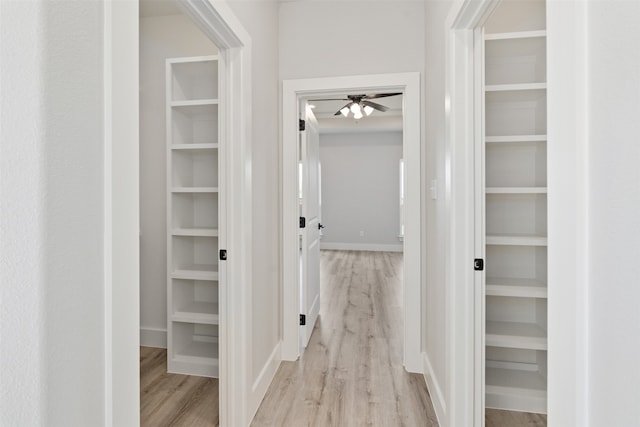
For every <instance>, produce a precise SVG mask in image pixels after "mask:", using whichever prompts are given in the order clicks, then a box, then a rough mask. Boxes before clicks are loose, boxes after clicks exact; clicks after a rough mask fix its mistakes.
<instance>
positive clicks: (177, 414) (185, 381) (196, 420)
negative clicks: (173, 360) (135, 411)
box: [140, 347, 218, 427]
mask: <svg viewBox="0 0 640 427" xmlns="http://www.w3.org/2000/svg"><path fill="white" fill-rule="evenodd" d="M140 425H141V426H142V427H169V426H173V427H183V426H184V427H186V426H189V427H213V426H217V425H218V380H217V379H214V378H205V377H194V376H189V375H177V374H168V373H167V350H165V349H161V348H150V347H141V348H140Z"/></svg>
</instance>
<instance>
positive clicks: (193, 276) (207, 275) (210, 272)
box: [171, 264, 218, 280]
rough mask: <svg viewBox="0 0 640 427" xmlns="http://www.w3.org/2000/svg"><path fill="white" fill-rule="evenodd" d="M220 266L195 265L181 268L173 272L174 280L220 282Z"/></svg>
mask: <svg viewBox="0 0 640 427" xmlns="http://www.w3.org/2000/svg"><path fill="white" fill-rule="evenodd" d="M217 269H218V266H217V265H213V264H193V265H187V266H181V267H178V268H176V269H174V270H173V272H172V273H171V277H172V278H173V279H185V280H218V271H217Z"/></svg>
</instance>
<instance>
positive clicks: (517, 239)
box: [486, 234, 547, 246]
mask: <svg viewBox="0 0 640 427" xmlns="http://www.w3.org/2000/svg"><path fill="white" fill-rule="evenodd" d="M486 244H487V245H511V246H547V238H546V237H544V236H533V235H525V234H521V235H515V236H506V235H504V236H491V235H488V236H487V238H486Z"/></svg>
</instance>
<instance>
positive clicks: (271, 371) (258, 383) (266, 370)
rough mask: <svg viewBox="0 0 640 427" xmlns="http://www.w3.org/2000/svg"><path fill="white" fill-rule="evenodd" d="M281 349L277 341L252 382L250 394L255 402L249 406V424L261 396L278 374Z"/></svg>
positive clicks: (258, 405) (280, 342)
mask: <svg viewBox="0 0 640 427" xmlns="http://www.w3.org/2000/svg"><path fill="white" fill-rule="evenodd" d="M281 349H282V341H278V343H277V344H276V346H275V347H274V348H273V350H272V351H271V354H270V355H269V358H268V359H267V362H266V363H265V364H264V366H263V367H262V370H261V371H260V373H259V374H258V376H257V377H256V380H255V381H254V382H253V385H252V387H251V392H252V395H253V396H254V399H255V401H254V402H253V403H252V404H251V405H250V406H251V408H252V410H251V413H250V414H249V417H248V419H249V422H251V421H253V417H254V416H255V415H256V412H258V408H259V407H260V403H261V402H262V398H263V396H264V395H265V394H266V393H267V390H268V389H269V386H270V385H271V381H273V378H274V377H275V376H276V372H278V368H279V367H280V362H281V361H282V355H281Z"/></svg>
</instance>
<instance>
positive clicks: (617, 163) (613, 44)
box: [586, 1, 640, 427]
mask: <svg viewBox="0 0 640 427" xmlns="http://www.w3.org/2000/svg"><path fill="white" fill-rule="evenodd" d="M638 21H640V3H639V2H637V1H635V2H634V1H613V2H606V3H603V2H598V1H590V2H589V3H588V11H587V23H588V39H587V45H586V48H587V51H588V66H587V70H588V72H587V81H588V110H587V111H588V113H587V114H588V122H587V123H588V141H589V142H588V146H589V148H588V171H589V172H588V173H589V175H588V183H587V184H588V186H587V187H586V188H588V196H587V197H588V207H589V214H588V233H589V240H588V251H589V259H588V263H587V266H588V267H587V268H588V274H589V284H588V325H589V326H588V330H589V333H588V343H589V347H588V354H589V355H588V372H587V375H588V379H589V397H588V408H589V422H590V425H591V426H594V427H600V426H631V425H640V407H639V406H638V391H639V389H638V384H640V369H639V368H638V360H640V339H639V338H640V310H638V302H639V301H640V262H639V261H638V256H639V255H640V221H639V220H638V218H640V167H639V165H640V138H639V137H638V135H640V121H639V120H638V118H639V117H640V54H639V53H638V42H639V41H640V27H638Z"/></svg>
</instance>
